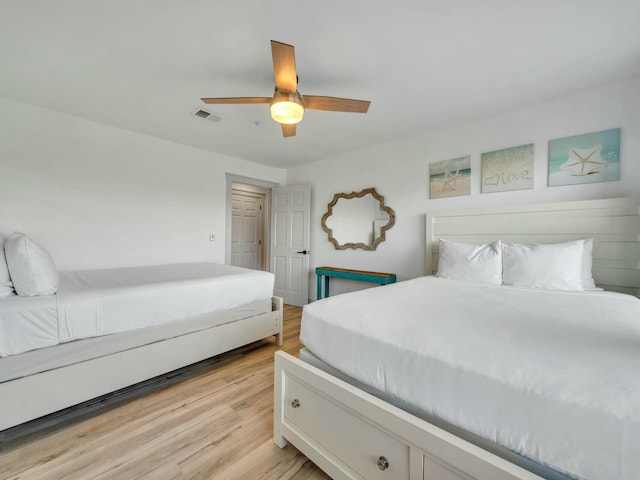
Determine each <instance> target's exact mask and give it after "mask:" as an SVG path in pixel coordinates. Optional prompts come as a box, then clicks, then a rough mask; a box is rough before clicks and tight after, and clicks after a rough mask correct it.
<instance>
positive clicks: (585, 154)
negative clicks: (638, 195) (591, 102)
mask: <svg viewBox="0 0 640 480" xmlns="http://www.w3.org/2000/svg"><path fill="white" fill-rule="evenodd" d="M612 180H620V129H619V128H615V129H613V130H604V131H602V132H594V133H586V134H584V135H576V136H573V137H566V138H558V139H556V140H550V141H549V186H550V187H555V186H558V185H576V184H580V183H595V182H609V181H612Z"/></svg>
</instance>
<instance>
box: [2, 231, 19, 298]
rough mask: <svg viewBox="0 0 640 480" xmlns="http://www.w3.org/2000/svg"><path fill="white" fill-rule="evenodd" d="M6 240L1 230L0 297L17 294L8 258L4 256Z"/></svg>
mask: <svg viewBox="0 0 640 480" xmlns="http://www.w3.org/2000/svg"><path fill="white" fill-rule="evenodd" d="M4 242H5V238H4V235H3V234H2V232H0V298H6V297H10V296H12V295H15V294H16V292H15V291H14V290H13V283H11V276H10V275H9V267H8V266H7V260H6V258H5V256H4Z"/></svg>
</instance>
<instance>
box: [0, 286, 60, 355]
mask: <svg viewBox="0 0 640 480" xmlns="http://www.w3.org/2000/svg"><path fill="white" fill-rule="evenodd" d="M57 317H58V314H57V313H56V296H55V295H45V296H41V297H20V296H18V295H13V296H11V297H7V298H2V299H0V357H6V356H7V355H15V354H17V353H22V352H26V351H27V350H35V349H37V348H44V347H49V346H51V345H57V344H58V319H57Z"/></svg>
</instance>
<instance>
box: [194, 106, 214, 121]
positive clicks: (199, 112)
mask: <svg viewBox="0 0 640 480" xmlns="http://www.w3.org/2000/svg"><path fill="white" fill-rule="evenodd" d="M191 114H192V115H193V116H194V117H199V118H204V119H205V120H209V121H210V122H213V123H218V122H219V121H220V120H222V117H221V116H219V115H216V114H215V113H212V112H208V111H206V110H203V109H201V108H197V109H195V110H194V111H193V112H191Z"/></svg>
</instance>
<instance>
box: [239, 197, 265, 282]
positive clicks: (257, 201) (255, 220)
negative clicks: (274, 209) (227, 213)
mask: <svg viewBox="0 0 640 480" xmlns="http://www.w3.org/2000/svg"><path fill="white" fill-rule="evenodd" d="M263 203H264V195H262V194H259V193H252V192H243V191H238V190H233V192H232V194H231V265H235V266H237V267H244V268H252V269H254V270H262V269H263V268H264V261H263V256H264V255H263V239H262V237H263V223H264V222H263V217H264V208H263Z"/></svg>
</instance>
